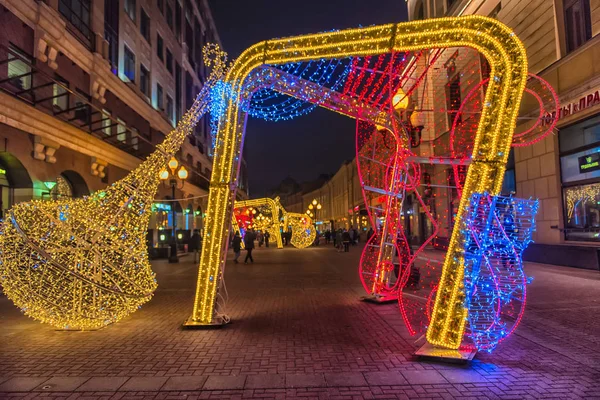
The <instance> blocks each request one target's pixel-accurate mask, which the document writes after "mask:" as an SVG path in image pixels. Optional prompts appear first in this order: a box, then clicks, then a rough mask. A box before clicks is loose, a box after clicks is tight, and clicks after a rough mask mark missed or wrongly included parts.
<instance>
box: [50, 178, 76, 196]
mask: <svg viewBox="0 0 600 400" xmlns="http://www.w3.org/2000/svg"><path fill="white" fill-rule="evenodd" d="M50 196H51V197H52V198H53V199H60V198H64V197H69V198H70V197H73V187H72V186H71V183H70V182H69V181H68V180H67V179H66V178H65V177H63V176H62V175H59V176H57V177H56V185H54V187H53V188H52V190H51V191H50Z"/></svg>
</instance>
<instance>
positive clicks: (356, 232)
mask: <svg viewBox="0 0 600 400" xmlns="http://www.w3.org/2000/svg"><path fill="white" fill-rule="evenodd" d="M358 242H360V233H359V232H358V229H356V228H354V244H358Z"/></svg>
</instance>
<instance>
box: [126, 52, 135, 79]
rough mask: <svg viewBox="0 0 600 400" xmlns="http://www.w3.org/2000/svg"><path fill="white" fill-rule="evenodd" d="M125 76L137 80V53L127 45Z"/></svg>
mask: <svg viewBox="0 0 600 400" xmlns="http://www.w3.org/2000/svg"><path fill="white" fill-rule="evenodd" d="M125 76H126V77H127V78H128V79H129V80H130V81H131V82H135V54H133V51H131V50H130V49H129V47H127V46H125Z"/></svg>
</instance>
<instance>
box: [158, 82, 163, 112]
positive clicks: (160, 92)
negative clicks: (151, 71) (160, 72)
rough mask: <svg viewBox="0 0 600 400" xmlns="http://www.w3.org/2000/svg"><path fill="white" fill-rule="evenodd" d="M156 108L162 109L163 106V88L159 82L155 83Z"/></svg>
mask: <svg viewBox="0 0 600 400" xmlns="http://www.w3.org/2000/svg"><path fill="white" fill-rule="evenodd" d="M156 108H158V109H159V110H164V106H163V88H162V86H160V83H157V84H156Z"/></svg>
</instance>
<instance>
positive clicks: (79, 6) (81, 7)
mask: <svg viewBox="0 0 600 400" xmlns="http://www.w3.org/2000/svg"><path fill="white" fill-rule="evenodd" d="M58 11H59V12H60V13H61V14H62V15H63V16H64V17H65V18H66V19H67V21H69V22H70V23H71V25H73V26H74V27H75V28H77V30H78V31H79V32H81V33H82V34H83V36H85V37H86V38H87V39H88V40H89V39H91V38H92V34H91V30H90V0H60V1H59V2H58Z"/></svg>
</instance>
